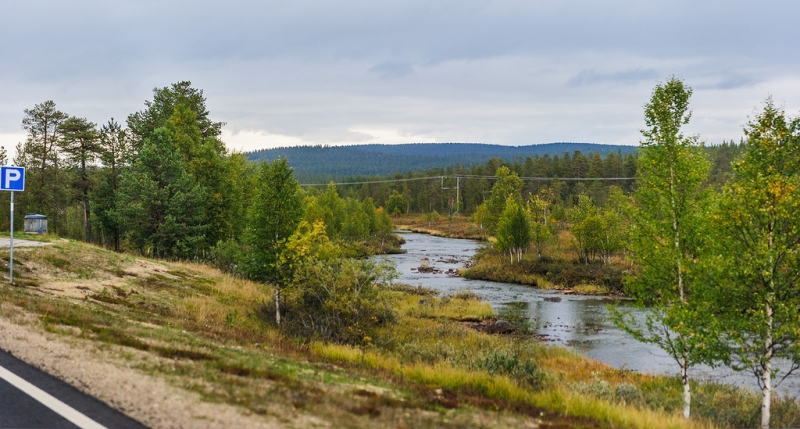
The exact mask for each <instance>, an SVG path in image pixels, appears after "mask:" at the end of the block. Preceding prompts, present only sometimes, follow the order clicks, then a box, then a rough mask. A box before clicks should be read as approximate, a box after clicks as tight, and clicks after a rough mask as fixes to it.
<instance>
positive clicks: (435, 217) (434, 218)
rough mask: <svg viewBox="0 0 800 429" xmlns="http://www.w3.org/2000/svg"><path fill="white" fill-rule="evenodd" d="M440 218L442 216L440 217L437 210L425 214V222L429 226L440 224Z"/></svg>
mask: <svg viewBox="0 0 800 429" xmlns="http://www.w3.org/2000/svg"><path fill="white" fill-rule="evenodd" d="M440 217H441V216H439V212H437V211H436V210H434V211H431V212H428V213H425V220H426V221H427V222H428V225H431V224H433V223H434V222H438V221H439V218H440Z"/></svg>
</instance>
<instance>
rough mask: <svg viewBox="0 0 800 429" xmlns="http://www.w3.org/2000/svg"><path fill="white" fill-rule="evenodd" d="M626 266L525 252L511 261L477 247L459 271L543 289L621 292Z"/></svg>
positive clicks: (600, 293)
mask: <svg viewBox="0 0 800 429" xmlns="http://www.w3.org/2000/svg"><path fill="white" fill-rule="evenodd" d="M626 268H629V267H626V266H619V265H605V264H602V263H600V262H599V261H597V262H592V263H589V264H583V263H577V262H574V261H569V260H563V259H551V258H546V257H545V258H541V259H538V258H537V257H536V255H531V254H528V255H525V257H524V258H523V260H522V261H518V262H514V263H510V262H509V261H508V256H507V255H505V254H500V253H499V252H496V251H494V250H492V249H483V250H481V251H479V252H478V253H477V254H476V256H475V259H474V264H473V265H472V266H471V267H470V268H468V269H465V270H463V271H462V272H461V275H462V276H463V277H464V278H467V279H472V280H487V281H493V282H502V283H514V284H520V285H526V286H532V287H535V288H538V289H544V290H560V291H562V293H564V294H580V295H602V296H616V297H620V296H624V289H623V282H622V280H623V277H624V276H625V274H626V273H627V272H628V271H627V270H626Z"/></svg>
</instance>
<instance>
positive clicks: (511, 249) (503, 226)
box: [495, 195, 531, 263]
mask: <svg viewBox="0 0 800 429" xmlns="http://www.w3.org/2000/svg"><path fill="white" fill-rule="evenodd" d="M496 235H497V241H496V242H495V247H496V248H497V249H498V250H499V251H501V252H508V254H509V255H510V258H511V262H512V263H513V262H514V257H516V259H517V261H521V260H522V255H524V254H525V253H526V252H527V250H528V246H529V245H530V243H531V222H530V213H528V211H527V210H525V208H524V207H522V205H520V204H517V201H516V200H515V198H514V196H513V195H509V196H508V199H506V206H505V209H504V210H503V214H502V216H500V220H499V222H498V225H497V234H496Z"/></svg>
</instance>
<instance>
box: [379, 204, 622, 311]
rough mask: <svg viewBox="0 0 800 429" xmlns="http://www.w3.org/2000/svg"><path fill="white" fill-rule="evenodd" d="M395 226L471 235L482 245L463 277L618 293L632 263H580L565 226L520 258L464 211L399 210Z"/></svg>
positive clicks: (589, 292)
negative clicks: (440, 214) (432, 214)
mask: <svg viewBox="0 0 800 429" xmlns="http://www.w3.org/2000/svg"><path fill="white" fill-rule="evenodd" d="M393 221H394V224H395V228H396V229H398V230H405V231H410V232H415V233H420V234H428V235H432V236H436V237H443V238H457V239H471V240H479V241H483V242H484V243H486V244H487V245H486V246H485V247H484V248H482V249H480V250H479V251H478V252H477V253H476V255H475V258H474V264H473V265H472V266H471V267H469V268H467V269H463V270H461V271H460V274H461V275H462V276H463V277H464V278H468V279H474V280H487V281H494V282H503V283H515V284H521V285H527V286H532V287H536V288H539V289H547V290H560V291H562V292H563V293H565V294H572V293H575V294H581V295H602V296H609V297H621V296H624V293H623V284H622V281H623V277H624V276H625V275H626V274H628V273H629V272H630V271H631V268H632V267H631V265H630V263H629V262H627V261H625V260H624V259H623V258H622V257H614V258H611V260H610V263H608V264H604V263H602V262H601V261H590V262H588V263H582V262H579V261H578V256H577V254H576V253H575V251H574V250H573V249H572V245H571V243H572V241H573V240H574V237H573V236H572V234H571V233H570V232H569V231H568V230H562V231H559V232H558V234H557V235H556V237H555V239H554V241H553V243H551V244H549V245H548V248H547V250H548V253H547V254H548V255H552V256H543V257H541V258H538V257H537V255H536V254H535V253H528V254H525V255H524V256H523V258H522V260H521V261H518V262H515V263H509V261H508V258H507V257H506V256H504V255H502V254H501V253H500V252H498V251H496V250H494V249H492V248H491V247H490V245H491V244H492V243H493V242H494V241H495V239H494V237H488V236H487V235H486V233H485V231H482V230H481V228H480V227H478V226H477V225H475V223H474V222H473V221H472V220H470V219H469V218H467V217H463V216H452V217H449V218H439V219H438V220H435V221H432V220H427V219H425V215H404V216H397V217H395V218H394V219H393Z"/></svg>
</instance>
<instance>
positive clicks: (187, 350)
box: [0, 241, 800, 428]
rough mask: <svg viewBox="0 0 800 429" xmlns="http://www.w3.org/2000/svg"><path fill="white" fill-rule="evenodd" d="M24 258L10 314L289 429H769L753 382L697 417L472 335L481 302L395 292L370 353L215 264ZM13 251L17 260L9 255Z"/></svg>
mask: <svg viewBox="0 0 800 429" xmlns="http://www.w3.org/2000/svg"><path fill="white" fill-rule="evenodd" d="M14 256H15V267H16V269H17V276H18V277H17V276H15V278H19V282H18V284H17V285H16V286H9V285H2V286H0V299H2V301H3V303H4V304H3V306H2V310H1V311H0V317H3V318H6V319H10V320H16V321H19V323H29V324H31V323H32V326H33V327H35V328H36V329H39V330H41V331H43V332H47V335H50V336H51V337H52V338H53V339H54V340H56V341H58V340H61V341H70V342H73V343H76V344H82V345H83V347H87V348H92V349H97V350H106V351H108V353H110V354H113V355H115V356H122V359H123V361H122V362H120V363H119V364H120V365H126V366H130V367H133V368H135V369H136V370H138V371H140V372H142V373H144V374H148V375H151V376H156V377H160V378H163V379H164V380H166V381H168V382H169V383H170V384H171V385H173V386H176V387H178V388H180V389H185V390H188V391H193V392H197V393H199V394H200V397H201V398H202V399H203V400H204V401H208V402H212V403H221V404H228V405H231V406H234V407H237V408H239V409H241V410H243V411H244V412H246V413H250V414H253V415H256V416H263V418H265V419H266V418H270V419H277V420H278V421H279V422H281V423H282V424H283V425H286V426H288V427H292V426H294V427H301V426H303V425H301V424H299V423H297V422H298V421H303V422H305V423H304V424H307V422H308V421H314V422H317V424H318V425H319V426H320V427H326V426H329V427H393V428H396V427H408V428H419V427H423V428H424V427H453V428H456V427H498V428H499V427H525V428H527V427H586V428H615V427H647V428H662V427H714V426H720V427H728V426H729V427H739V426H746V425H751V426H754V425H755V424H756V423H757V420H755V419H757V414H756V413H757V410H758V405H759V399H758V397H757V396H756V395H755V394H752V393H750V392H746V391H743V390H741V389H735V388H731V387H726V386H721V385H716V384H703V385H695V386H694V388H695V392H697V393H696V405H695V409H694V412H695V415H697V416H699V417H700V418H698V419H695V420H692V421H691V422H685V421H684V420H683V419H682V418H681V417H680V416H679V414H678V413H679V412H680V408H681V403H680V384H679V382H678V380H677V379H675V378H667V377H654V376H648V375H642V374H638V373H633V372H631V371H625V370H617V369H613V368H610V367H608V366H606V365H603V364H600V363H597V362H594V361H590V360H587V359H585V358H583V357H581V356H579V355H577V354H575V353H572V352H570V351H568V350H566V349H563V348H558V347H550V346H546V345H543V344H541V343H538V342H536V341H533V340H531V339H529V338H528V337H526V336H520V335H489V334H486V333H482V332H479V331H477V330H475V329H472V328H471V327H470V325H469V322H476V321H482V320H492V319H494V318H495V317H497V315H495V314H494V313H493V311H492V309H491V307H490V306H489V304H488V303H485V302H481V301H479V300H477V299H476V298H475V296H474V295H472V294H468V293H466V294H459V295H455V296H437V295H436V294H434V293H433V292H432V291H429V290H425V289H423V288H412V287H403V286H398V287H395V288H393V290H391V291H390V292H389V293H390V294H391V299H392V302H393V306H394V308H395V312H396V315H397V323H395V324H390V325H387V326H385V327H384V328H383V330H382V332H381V333H380V335H379V336H378V337H377V338H375V340H374V342H373V344H372V345H371V346H368V347H362V348H357V347H351V346H346V345H339V344H331V343H323V342H317V341H304V340H300V339H296V338H291V337H287V336H285V335H284V334H283V333H282V332H281V331H280V329H278V328H277V327H276V326H275V325H274V324H273V323H272V322H271V317H272V315H273V314H274V310H273V308H272V307H271V305H270V302H271V301H270V298H271V295H272V290H271V289H270V288H269V287H267V286H263V285H259V284H256V283H252V282H249V281H245V280H241V279H237V278H233V277H230V276H228V275H225V274H222V273H220V272H218V271H217V270H215V269H212V268H209V267H207V266H204V265H200V264H191V263H178V262H164V261H155V260H148V259H143V258H139V257H135V256H132V255H127V254H118V253H113V252H109V251H107V250H104V249H101V248H98V247H93V246H90V245H86V244H82V243H76V242H63V241H58V242H56V243H54V244H53V245H50V246H46V247H37V248H25V249H23V248H20V249H18V250H17V251H15V255H14ZM0 257H4V258H5V260H6V261H7V260H8V253H7V251H5V253H3V252H2V251H0ZM31 316H33V317H34V318H33V319H31ZM30 320H34V322H30ZM23 321H27V322H23ZM126 359H127V361H125V360H126ZM298 416H306V417H308V419H305V420H298ZM798 416H800V411H799V410H798V406H797V403H796V402H795V401H793V400H789V399H781V398H776V404H775V405H774V409H773V421H774V422H775V423H776V424H779V425H784V426H792V425H796V423H797V422H800V420H797V418H798Z"/></svg>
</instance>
